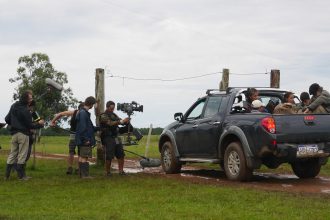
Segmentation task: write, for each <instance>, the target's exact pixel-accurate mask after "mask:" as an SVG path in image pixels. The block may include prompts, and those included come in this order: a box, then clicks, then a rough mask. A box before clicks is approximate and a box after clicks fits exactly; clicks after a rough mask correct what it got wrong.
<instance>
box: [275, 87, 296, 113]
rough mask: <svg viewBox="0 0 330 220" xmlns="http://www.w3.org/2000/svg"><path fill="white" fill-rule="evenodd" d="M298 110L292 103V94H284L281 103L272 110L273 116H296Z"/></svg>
mask: <svg viewBox="0 0 330 220" xmlns="http://www.w3.org/2000/svg"><path fill="white" fill-rule="evenodd" d="M297 111H298V109H297V108H296V105H295V102H294V93H293V92H286V93H285V94H284V97H283V103H281V104H278V105H277V106H276V107H275V109H274V114H284V115H290V114H296V113H297Z"/></svg>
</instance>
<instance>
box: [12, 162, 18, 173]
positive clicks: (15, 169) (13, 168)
mask: <svg viewBox="0 0 330 220" xmlns="http://www.w3.org/2000/svg"><path fill="white" fill-rule="evenodd" d="M16 171H17V163H14V164H13V167H12V169H11V172H16Z"/></svg>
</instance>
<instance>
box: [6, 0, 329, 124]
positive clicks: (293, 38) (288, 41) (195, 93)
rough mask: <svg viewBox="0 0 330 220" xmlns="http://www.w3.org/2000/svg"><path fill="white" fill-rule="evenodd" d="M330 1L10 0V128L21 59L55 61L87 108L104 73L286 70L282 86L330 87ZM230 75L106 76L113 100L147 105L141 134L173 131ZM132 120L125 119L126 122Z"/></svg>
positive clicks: (253, 82) (258, 80)
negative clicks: (35, 56) (182, 115)
mask: <svg viewBox="0 0 330 220" xmlns="http://www.w3.org/2000/svg"><path fill="white" fill-rule="evenodd" d="M329 12H330V2H329V1H326V0H324V1H304V0H299V1H298V0H297V1H293V0H291V1H284V0H283V1H281V0H278V1H268V0H263V1H247V0H244V1H243V0H242V1H221V0H203V1H202V0H199V1H197V0H189V1H188V0H181V1H178V0H166V1H159V0H157V1H155V0H153V1H151V0H149V1H148V0H120V1H119V0H104V1H101V0H94V1H86V0H79V1H70V0H67V1H53V0H52V1H48V0H33V1H32V0H21V1H17V0H8V1H7V0H0V89H1V97H0V101H1V105H0V118H1V120H0V121H3V120H4V117H5V115H6V113H7V112H8V110H9V107H10V105H11V104H12V101H13V100H12V94H13V91H14V90H13V89H14V85H12V84H10V83H9V81H8V79H9V78H11V77H13V76H15V73H16V69H17V60H18V58H19V57H20V56H23V55H31V54H32V53H34V52H41V53H46V54H48V55H49V57H50V59H51V62H52V63H53V65H54V67H55V68H56V69H57V70H59V71H63V72H66V73H67V75H68V78H69V85H67V86H69V87H71V88H72V89H73V92H74V95H75V96H76V97H77V98H78V99H79V100H83V99H84V98H85V97H87V96H90V95H94V91H95V88H94V79H95V69H96V68H106V72H107V73H109V74H113V75H121V76H128V77H136V78H163V79H173V78H180V77H189V76H195V75H200V74H208V73H214V72H219V71H221V70H222V69H223V68H229V69H230V71H231V72H233V73H254V72H258V73H260V72H261V73H262V72H266V71H270V70H271V69H280V70H281V88H283V89H289V90H292V91H294V92H297V93H300V92H301V91H304V90H307V89H308V87H309V85H310V84H311V83H314V82H319V83H320V84H321V85H323V86H324V87H325V89H328V90H329V89H330V79H329V73H330V65H329V61H330V25H329V22H330V13H329ZM220 79H221V75H220V74H218V75H211V76H207V77H204V78H199V79H192V80H185V81H178V82H154V81H150V82H146V81H132V80H128V79H127V80H124V81H123V80H122V79H116V78H106V99H107V100H113V101H115V102H116V103H117V102H124V101H126V102H130V101H133V100H134V101H137V102H139V103H141V104H143V105H144V108H145V111H144V113H137V114H136V115H135V116H134V118H133V121H134V124H136V125H137V126H138V127H147V126H148V125H149V124H150V123H153V124H154V126H165V125H166V124H168V123H170V122H171V121H173V114H174V113H175V112H184V111H186V109H187V108H188V107H189V106H190V105H191V104H192V103H193V102H194V101H195V100H196V99H197V98H198V97H201V96H203V95H204V94H205V91H206V89H208V88H218V85H219V81H220ZM230 86H269V75H256V76H237V75H236V76H235V75H231V76H230ZM120 115H121V116H124V115H123V114H120Z"/></svg>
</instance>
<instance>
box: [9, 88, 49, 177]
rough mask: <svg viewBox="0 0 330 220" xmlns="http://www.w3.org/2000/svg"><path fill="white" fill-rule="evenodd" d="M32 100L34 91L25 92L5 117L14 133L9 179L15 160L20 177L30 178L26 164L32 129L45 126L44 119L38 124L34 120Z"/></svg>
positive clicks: (10, 154)
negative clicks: (30, 109)
mask: <svg viewBox="0 0 330 220" xmlns="http://www.w3.org/2000/svg"><path fill="white" fill-rule="evenodd" d="M32 101H33V97H32V91H30V90H28V91H25V92H23V94H22V95H21V96H20V99H19V101H18V102H16V103H14V104H13V105H12V106H11V108H10V111H9V113H8V114H7V116H6V118H5V120H6V123H7V124H8V125H10V132H11V135H12V140H11V144H12V146H11V150H10V153H9V155H8V159H7V167H6V174H5V179H9V177H10V172H11V169H12V167H13V165H14V163H15V162H17V174H18V179H20V180H27V179H28V178H27V177H26V174H25V166H24V165H25V162H26V158H27V154H28V150H29V139H30V138H29V135H30V130H31V129H39V128H42V127H43V126H44V120H39V121H38V122H37V123H36V124H34V123H33V122H32V115H31V112H30V111H29V108H28V106H29V105H30V104H31V102H32Z"/></svg>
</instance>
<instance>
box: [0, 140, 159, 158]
mask: <svg viewBox="0 0 330 220" xmlns="http://www.w3.org/2000/svg"><path fill="white" fill-rule="evenodd" d="M10 140H11V137H10V136H0V144H1V146H2V149H3V150H9V149H10ZM158 140H159V136H157V135H153V136H151V141H150V143H151V145H150V149H149V151H148V156H149V157H155V158H159V157H160V154H159V152H158ZM68 142H69V137H68V136H64V137H61V136H60V137H58V136H48V137H47V136H45V137H41V139H40V142H39V143H38V144H37V145H36V151H37V152H42V153H45V154H50V153H51V154H68ZM146 142H147V138H146V137H143V139H142V140H141V141H140V142H139V145H135V146H129V147H125V149H127V150H130V151H134V152H136V153H138V154H142V155H144V153H145V147H146ZM93 154H94V156H95V155H96V148H94V150H93ZM126 156H127V157H128V158H136V156H134V155H132V154H129V153H126Z"/></svg>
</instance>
